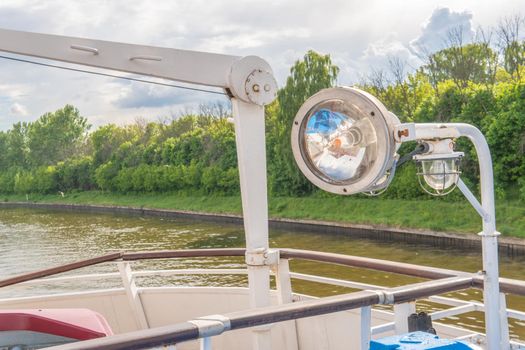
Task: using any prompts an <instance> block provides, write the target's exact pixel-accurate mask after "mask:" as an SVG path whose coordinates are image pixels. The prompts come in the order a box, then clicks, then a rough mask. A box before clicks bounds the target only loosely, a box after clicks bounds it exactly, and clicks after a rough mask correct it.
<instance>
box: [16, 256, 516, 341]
mask: <svg viewBox="0 0 525 350" xmlns="http://www.w3.org/2000/svg"><path fill="white" fill-rule="evenodd" d="M117 264H119V263H117ZM129 266H131V265H129ZM128 273H129V274H131V276H132V278H133V279H136V277H158V276H180V275H247V274H248V270H247V269H172V270H139V271H133V270H130V271H129V272H128ZM272 274H274V275H275V279H276V287H277V292H278V300H279V303H280V304H285V303H288V302H292V301H293V293H292V288H291V283H290V282H291V281H290V280H291V279H292V278H294V279H299V280H304V281H310V282H316V283H323V284H329V285H336V286H341V287H345V288H352V289H360V290H384V289H387V288H386V287H384V286H378V285H373V284H368V283H361V282H355V281H347V280H341V279H335V278H330V277H322V276H315V275H309V274H303V273H297V272H290V271H289V264H288V260H287V259H281V260H280V262H279V264H278V265H274V266H272ZM120 277H121V274H120V273H96V274H88V275H85V274H82V275H73V276H61V277H53V278H43V279H37V280H30V281H26V282H22V283H20V285H48V284H50V283H62V282H72V281H85V280H107V279H117V278H120ZM8 288H16V285H12V286H9V287H8ZM146 288H147V287H146ZM123 290H124V291H125V292H127V290H126V289H125V288H124V289H123ZM142 290H144V287H140V286H139V287H137V294H138V295H140V292H141V291H142ZM113 291H115V290H113ZM103 292H104V291H92V292H91V293H103ZM74 294H75V293H74ZM81 294H82V293H81ZM67 295H72V294H71V293H68V294H67ZM18 299H20V298H10V299H8V300H10V301H11V302H16V301H17V300H18ZM21 299H24V298H21ZM427 299H428V300H429V301H432V302H436V303H439V304H443V305H448V306H452V307H451V308H448V309H444V310H440V311H435V312H433V313H431V314H430V316H431V318H432V320H433V321H438V320H440V319H443V318H446V317H450V316H456V315H461V314H464V313H467V312H472V311H478V312H485V305H484V304H483V303H479V302H472V301H464V300H459V299H452V298H447V297H442V296H430V297H428V298H427ZM128 300H130V306H131V307H132V308H133V304H134V301H133V300H132V299H130V298H128ZM503 307H504V306H503V304H502V308H503ZM361 311H362V312H363V311H364V313H363V314H362V316H364V319H362V320H361V340H362V344H361V345H362V347H365V348H366V346H367V345H366V344H367V343H366V342H367V339H368V341H369V338H370V336H372V335H378V334H381V333H384V332H389V331H395V329H396V322H389V323H385V324H381V325H378V326H374V327H371V326H370V322H369V321H368V319H367V316H368V313H367V312H368V310H366V308H362V309H361ZM384 312H386V311H384ZM403 314H404V315H405V316H406V312H405V313H403ZM503 318H504V319H505V322H507V318H514V319H517V320H521V321H525V312H523V311H517V310H511V309H506V310H505V311H504V312H503ZM398 319H401V317H398ZM405 321H406V319H405ZM399 322H400V323H401V322H402V321H399ZM469 337H476V339H478V340H480V341H481V340H483V341H484V339H485V337H484V336H482V335H481V334H478V333H472V334H471V335H469ZM480 337H481V338H480ZM203 339H204V338H203ZM202 342H203V344H205V345H206V346H208V344H209V343H207V340H203V341H202ZM509 346H510V348H512V349H518V348H520V349H521V348H524V346H523V344H520V343H517V342H510V345H509Z"/></svg>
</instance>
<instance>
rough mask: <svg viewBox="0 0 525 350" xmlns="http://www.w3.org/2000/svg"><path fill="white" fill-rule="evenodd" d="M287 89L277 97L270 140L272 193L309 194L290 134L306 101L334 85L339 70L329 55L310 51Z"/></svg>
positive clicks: (294, 70)
mask: <svg viewBox="0 0 525 350" xmlns="http://www.w3.org/2000/svg"><path fill="white" fill-rule="evenodd" d="M290 73H291V74H290V76H289V77H288V79H287V80H286V85H285V86H284V88H282V89H281V90H279V92H278V94H277V100H278V105H277V111H276V112H277V116H276V118H274V121H275V125H273V126H272V131H273V132H275V137H276V139H270V142H271V143H272V144H273V149H270V152H269V157H270V159H271V162H270V164H269V170H270V181H271V191H272V192H275V193H281V194H307V193H310V192H311V191H312V189H313V187H312V185H311V184H310V182H309V181H308V180H306V179H305V178H304V177H303V175H302V174H301V173H300V172H299V169H298V168H297V166H296V165H295V161H294V158H293V154H292V151H291V147H290V132H291V129H292V122H293V119H294V117H295V114H296V113H297V111H298V110H299V108H300V107H301V105H302V104H303V103H304V102H305V101H306V99H307V98H309V97H310V96H312V95H313V94H315V93H316V92H318V91H319V90H322V89H324V88H328V87H331V86H333V85H334V84H335V82H336V79H337V74H338V73H339V68H338V67H337V66H335V65H333V64H332V60H331V58H330V55H322V54H319V53H317V52H315V51H308V52H307V53H306V55H305V56H304V58H303V59H302V60H300V61H297V62H295V64H294V66H293V67H292V69H291V70H290Z"/></svg>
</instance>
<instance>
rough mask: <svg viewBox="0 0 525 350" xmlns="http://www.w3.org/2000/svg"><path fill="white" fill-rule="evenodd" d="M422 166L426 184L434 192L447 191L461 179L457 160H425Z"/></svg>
mask: <svg viewBox="0 0 525 350" xmlns="http://www.w3.org/2000/svg"><path fill="white" fill-rule="evenodd" d="M421 165H422V167H423V178H424V179H425V182H426V183H427V185H428V186H430V187H431V188H432V189H434V190H437V191H443V190H446V189H448V188H450V187H451V186H453V185H455V184H456V183H457V181H458V179H459V172H458V168H457V162H456V159H435V160H424V161H422V164H421Z"/></svg>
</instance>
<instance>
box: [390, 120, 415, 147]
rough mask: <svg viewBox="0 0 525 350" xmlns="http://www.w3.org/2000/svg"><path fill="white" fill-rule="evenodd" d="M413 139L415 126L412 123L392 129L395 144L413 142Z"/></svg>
mask: <svg viewBox="0 0 525 350" xmlns="http://www.w3.org/2000/svg"><path fill="white" fill-rule="evenodd" d="M415 139H416V125H415V124H414V123H404V124H399V125H396V127H395V128H394V140H396V142H399V143H401V142H406V141H414V140H415Z"/></svg>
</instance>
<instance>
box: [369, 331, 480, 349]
mask: <svg viewBox="0 0 525 350" xmlns="http://www.w3.org/2000/svg"><path fill="white" fill-rule="evenodd" d="M471 349H473V348H472V347H470V346H469V345H467V344H466V343H464V342H462V341H459V340H449V339H440V338H439V337H438V336H437V335H434V334H430V333H426V332H412V333H407V334H402V335H395V336H392V337H386V338H382V339H376V340H371V341H370V350H471Z"/></svg>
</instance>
